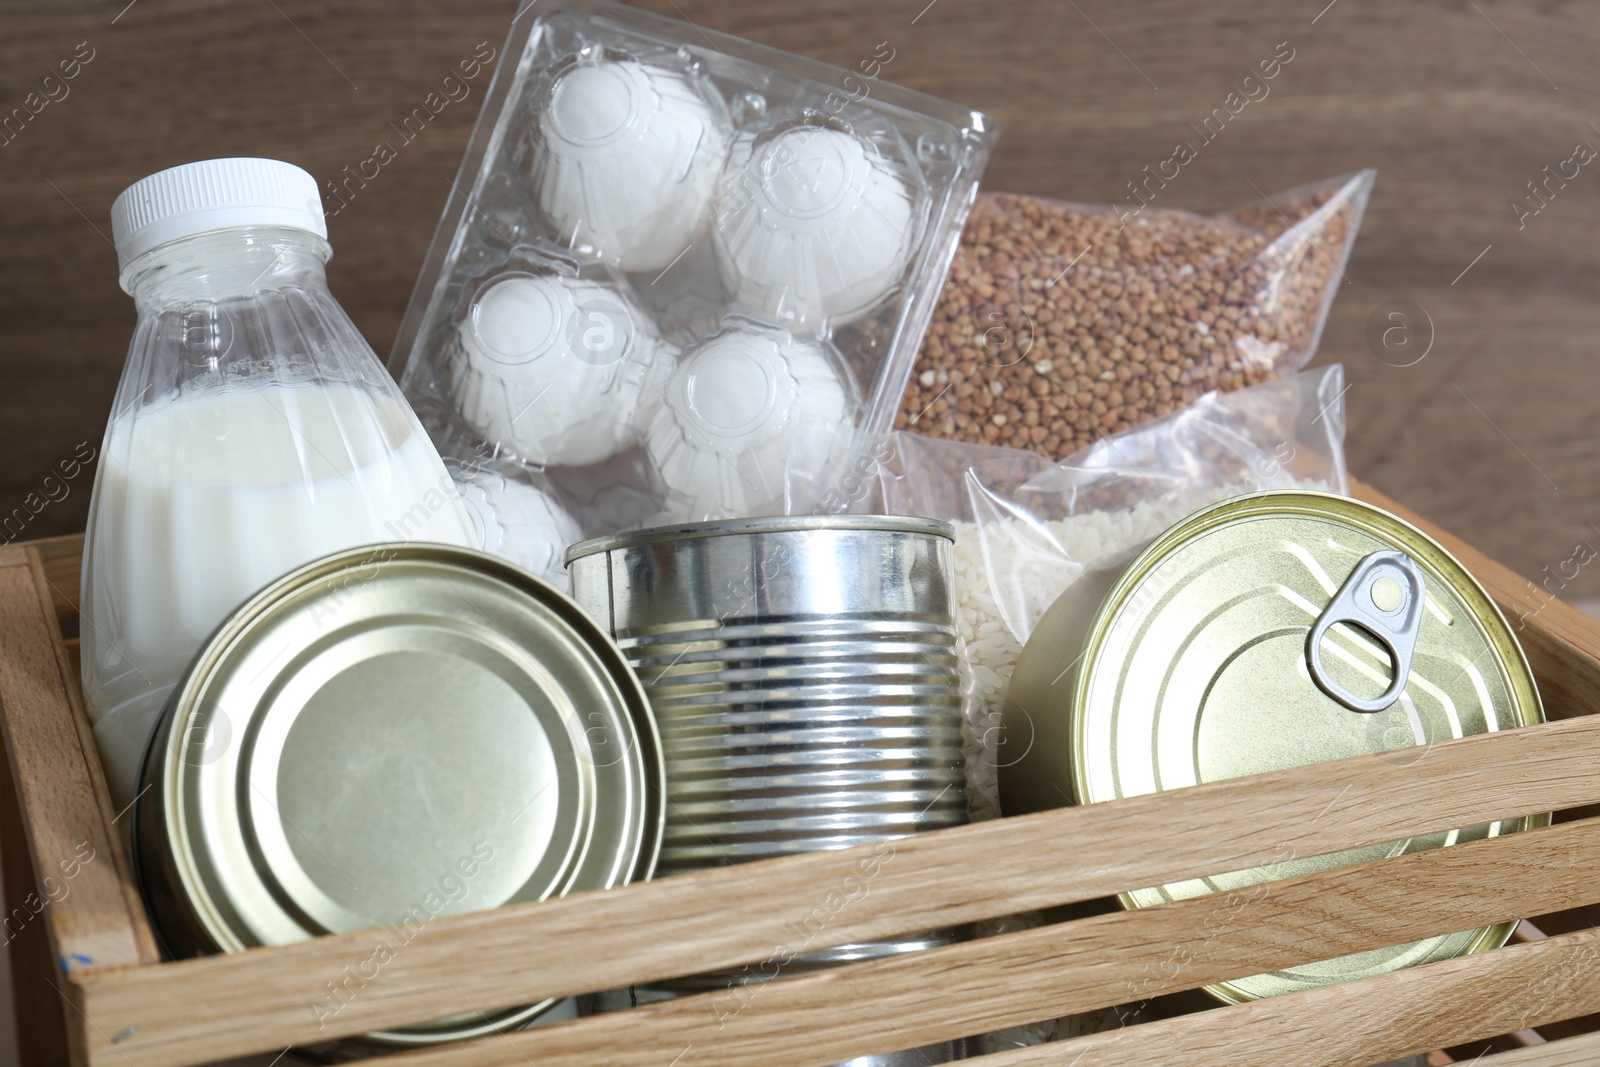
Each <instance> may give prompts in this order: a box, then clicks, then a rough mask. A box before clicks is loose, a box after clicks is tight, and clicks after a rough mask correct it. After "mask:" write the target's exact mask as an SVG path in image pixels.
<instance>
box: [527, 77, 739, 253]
mask: <svg viewBox="0 0 1600 1067" xmlns="http://www.w3.org/2000/svg"><path fill="white" fill-rule="evenodd" d="M728 136H729V135H728V132H727V127H726V125H725V121H724V120H723V118H722V117H721V116H719V115H717V114H716V113H714V112H713V111H712V109H711V106H710V105H709V104H708V103H707V101H706V98H705V97H703V96H702V95H701V94H700V93H699V92H698V91H697V90H696V88H695V86H694V85H692V84H691V83H690V82H689V80H688V79H687V78H685V77H684V76H683V75H681V74H678V73H677V72H675V71H671V70H667V69H664V68H661V67H654V66H647V65H646V64H644V63H640V62H639V61H637V60H633V59H620V60H604V61H602V62H600V63H579V64H577V65H575V66H573V67H570V68H569V69H567V70H566V71H564V72H563V73H562V74H560V75H559V76H558V77H557V78H556V80H555V83H554V84H553V85H551V87H550V90H549V98H548V102H547V103H546V106H545V108H544V110H543V111H542V112H541V113H540V116H539V139H538V142H537V144H536V146H535V150H534V163H533V168H534V187H535V190H536V195H537V198H538V202H539V207H540V209H541V210H542V211H543V212H544V213H545V215H546V216H547V217H548V219H549V221H550V223H551V225H552V226H553V227H554V229H555V230H556V232H557V234H558V236H559V237H560V239H561V240H562V241H563V242H564V243H566V244H567V245H568V246H569V247H571V248H573V249H574V250H577V251H580V252H583V253H585V254H588V255H591V256H593V257H595V258H597V259H600V260H601V261H603V262H606V263H609V264H611V265H613V266H616V267H619V268H621V269H622V270H625V271H655V270H660V269H662V268H663V267H666V266H667V265H668V264H670V263H672V262H673V260H674V259H676V258H677V257H678V256H681V255H682V254H683V253H684V252H685V251H686V250H687V249H689V248H691V247H693V246H694V245H695V244H697V243H698V242H699V241H700V240H702V239H703V238H704V236H705V232H706V227H707V224H708V223H709V220H710V204H711V197H712V193H713V191H714V189H715V186H716V182H717V178H718V176H719V174H720V173H721V170H722V164H723V160H724V159H725V158H726V156H727V149H728Z"/></svg>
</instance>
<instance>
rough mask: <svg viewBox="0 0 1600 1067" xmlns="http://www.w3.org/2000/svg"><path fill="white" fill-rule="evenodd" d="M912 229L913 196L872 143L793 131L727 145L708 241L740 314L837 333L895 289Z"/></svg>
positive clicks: (806, 129)
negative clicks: (824, 324)
mask: <svg viewBox="0 0 1600 1067" xmlns="http://www.w3.org/2000/svg"><path fill="white" fill-rule="evenodd" d="M918 223H919V219H918V217H917V214H916V212H915V211H914V210H913V200H912V191H911V189H910V188H909V187H908V186H907V184H906V182H905V181H904V180H903V179H902V178H901V176H900V175H899V174H897V173H896V172H895V169H894V167H893V166H892V165H891V163H890V162H889V161H888V160H887V159H885V158H884V156H883V155H882V154H881V153H880V152H879V151H878V150H877V149H876V148H875V147H874V146H873V145H872V144H871V143H870V142H868V141H866V140H864V139H862V138H861V137H858V136H856V135H855V134H853V133H847V132H845V131H843V130H836V129H833V128H831V127H819V126H796V127H793V128H791V129H786V130H783V131H781V132H779V133H778V134H776V135H775V136H770V137H766V138H763V137H762V136H760V135H757V134H754V133H745V134H741V135H740V136H739V137H738V138H737V139H736V140H735V141H734V145H733V149H732V153H731V155H730V157H729V160H728V166H727V169H726V171H725V174H724V177H723V180H722V183H721V185H720V186H719V188H718V191H717V204H716V230H715V233H714V235H713V236H714V239H715V245H716V249H717V253H718V256H719V258H720V260H721V262H722V267H723V270H724V272H725V273H726V274H727V275H728V276H729V284H730V285H732V286H734V287H736V288H737V290H738V293H739V297H738V299H739V302H740V306H742V307H745V308H748V309H750V310H754V311H761V312H765V313H767V314H770V315H774V316H776V317H777V318H778V319H779V321H782V322H785V323H789V324H792V325H797V326H802V325H803V326H809V325H813V324H815V323H817V322H820V321H822V320H831V321H832V322H833V323H834V324H836V325H837V324H839V323H844V322H849V321H851V320H853V319H856V318H859V317H861V316H862V315H864V314H865V313H866V312H868V311H871V310H872V309H873V307H874V306H876V305H877V304H878V303H879V302H880V301H882V300H883V299H884V297H886V296H887V295H888V294H889V293H890V292H891V291H893V289H894V288H895V286H896V284H897V283H898V282H899V281H900V278H901V275H902V274H903V273H904V271H905V268H906V264H907V263H908V261H909V259H910V256H911V251H912V249H913V248H914V247H915V245H916V243H917V236H918V235H917V228H918Z"/></svg>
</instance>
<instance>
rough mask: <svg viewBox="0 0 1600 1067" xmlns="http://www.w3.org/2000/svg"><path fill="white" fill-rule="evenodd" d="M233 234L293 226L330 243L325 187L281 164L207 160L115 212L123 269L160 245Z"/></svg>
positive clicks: (130, 190) (142, 186)
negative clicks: (237, 229)
mask: <svg viewBox="0 0 1600 1067" xmlns="http://www.w3.org/2000/svg"><path fill="white" fill-rule="evenodd" d="M230 226H292V227H294V228H295V229H299V230H306V231H308V232H310V233H314V234H316V235H317V236H318V237H326V236H328V225H327V222H326V221H325V220H324V219H323V216H322V197H321V195H320V194H319V193H318V191H317V180H316V179H315V178H313V177H312V176H311V175H309V174H307V173H306V172H305V171H303V170H301V169H300V168H299V167H297V166H295V165H294V164H293V163H284V162H282V161H280V160H276V159H251V158H234V159H207V160H203V161H201V162H199V163H185V164H184V165H183V166H181V167H172V168H170V169H168V170H163V171H158V172H156V173H155V174H152V175H150V176H149V177H148V178H141V179H139V180H138V181H136V182H134V183H133V184H132V185H130V186H128V187H127V188H126V189H124V190H123V191H122V195H121V196H119V197H117V201H116V203H114V204H112V205H111V235H112V238H113V240H114V242H115V244H116V246H117V265H118V267H119V268H122V267H126V266H127V265H128V264H129V263H131V262H133V261H134V260H135V259H138V258H139V257H140V256H142V255H144V254H145V253H146V252H148V251H150V250H151V249H152V248H155V247H156V246H157V245H164V244H166V243H167V242H168V241H176V240H177V239H178V238H180V237H190V236H192V235H194V234H197V233H205V232H206V231H208V230H221V229H225V228H227V227H230Z"/></svg>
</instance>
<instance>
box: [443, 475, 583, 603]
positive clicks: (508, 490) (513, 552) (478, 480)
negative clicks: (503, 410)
mask: <svg viewBox="0 0 1600 1067" xmlns="http://www.w3.org/2000/svg"><path fill="white" fill-rule="evenodd" d="M446 466H447V467H448V468H449V470H450V476H451V477H452V478H454V479H455V481H456V488H457V489H458V491H459V492H460V494H461V502H462V504H464V505H465V506H466V510H467V515H468V517H469V518H470V519H471V520H472V526H473V532H474V533H475V534H476V535H477V538H478V544H477V547H479V548H481V549H483V551H485V552H488V553H489V554H490V555H494V556H499V557H500V558H502V559H506V560H509V561H511V562H512V563H515V564H517V565H518V566H519V567H523V568H525V569H527V570H530V571H532V572H533V573H534V574H537V575H538V576H539V577H541V578H543V579H545V580H546V581H548V582H550V583H551V584H553V585H555V586H556V587H557V588H560V589H562V590H564V591H565V590H569V589H570V588H571V581H570V579H569V578H568V576H567V568H566V563H565V557H566V551H567V547H568V546H569V545H572V544H575V543H576V542H578V541H580V540H582V539H583V531H582V530H581V529H580V528H579V526H578V522H577V520H576V519H574V518H573V517H572V515H571V514H570V513H569V512H568V511H567V509H566V508H565V507H564V506H562V504H561V502H560V501H559V500H557V499H556V497H555V496H554V495H553V494H552V493H549V492H546V491H545V490H543V489H541V488H539V487H538V486H536V485H532V484H530V483H529V482H527V481H524V480H522V479H521V478H519V477H518V476H517V475H516V474H515V473H513V472H508V471H504V470H500V469H497V468H496V467H494V466H490V465H486V464H484V463H482V462H475V461H468V462H464V463H463V462H460V461H450V462H448V463H447V464H446Z"/></svg>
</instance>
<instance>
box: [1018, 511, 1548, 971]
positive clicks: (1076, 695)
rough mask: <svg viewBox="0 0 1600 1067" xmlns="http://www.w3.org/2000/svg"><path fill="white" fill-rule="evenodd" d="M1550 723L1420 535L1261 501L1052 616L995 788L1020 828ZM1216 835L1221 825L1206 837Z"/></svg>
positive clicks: (1453, 940)
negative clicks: (1123, 803)
mask: <svg viewBox="0 0 1600 1067" xmlns="http://www.w3.org/2000/svg"><path fill="white" fill-rule="evenodd" d="M1543 721H1544V711H1543V708H1542V706H1541V704H1540V702H1539V692H1538V689H1537V688H1536V687H1535V685H1534V680H1533V675H1532V673H1531V672H1530V671H1529V669H1528V663H1527V660H1526V658H1525V657H1524V656H1523V653H1522V649H1521V646H1520V645H1518V643H1517V641H1516V638H1515V637H1514V636H1513V634H1512V632H1511V628H1510V627H1509V626H1508V625H1507V624H1506V621H1505V617H1504V616H1503V615H1501V613H1500V610H1499V609H1498V608H1497V607H1496V606H1495V604H1494V601H1493V600H1491V599H1490V597H1489V595H1488V594H1487V593H1486V592H1485V591H1484V589H1483V587H1482V586H1481V585H1479V584H1478V582H1477V581H1476V580H1475V579H1474V578H1473V577H1472V575H1471V574H1469V573H1468V572H1467V570H1466V568H1464V567H1463V566H1462V565H1461V564H1460V563H1459V562H1457V560H1456V559H1455V558H1454V557H1453V556H1451V555H1450V554H1449V553H1448V552H1447V551H1445V549H1444V548H1443V547H1441V546H1440V545H1439V544H1438V543H1437V542H1435V541H1434V540H1433V539H1432V538H1430V537H1428V536H1427V535H1426V534H1424V533H1422V532H1421V531H1420V530H1418V529H1416V528H1415V527H1414V526H1411V525H1410V524H1409V523H1406V522H1404V521H1403V520H1401V519H1398V518H1396V517H1395V516H1393V515H1390V514H1389V513H1388V512H1385V511H1382V510H1380V509H1378V508H1374V507H1372V506H1370V505H1367V504H1363V503H1361V502H1359V501H1356V500H1351V499H1348V498H1345V497H1337V496H1330V495H1327V494H1323V493H1310V492H1271V493H1262V494H1257V495H1253V496H1247V497H1240V498H1236V499H1233V500H1229V501H1226V502H1224V503H1221V504H1218V505H1215V506H1213V507H1210V508H1208V509H1206V510H1204V511H1200V512H1197V513H1196V514H1194V515H1192V516H1190V517H1189V518H1188V519H1185V520H1184V521H1182V522H1180V523H1178V524H1177V525H1176V526H1174V527H1172V528H1171V529H1169V530H1168V531H1167V532H1166V533H1164V534H1162V535H1161V536H1160V537H1158V538H1157V539H1156V540H1155V541H1154V542H1152V543H1151V544H1150V545H1149V546H1148V547H1147V548H1145V549H1144V551H1143V552H1141V553H1139V555H1138V556H1137V557H1136V558H1135V559H1133V560H1132V562H1131V563H1126V564H1125V565H1121V566H1113V567H1110V568H1108V569H1106V570H1103V571H1099V572H1091V573H1090V574H1089V575H1086V576H1085V578H1084V579H1083V580H1082V581H1080V582H1078V583H1077V584H1076V585H1074V586H1073V587H1072V588H1070V589H1069V590H1068V591H1067V592H1066V593H1065V594H1063V595H1062V597H1061V598H1060V599H1059V600H1058V601H1057V602H1056V603H1055V604H1053V605H1052V606H1051V608H1050V610H1049V611H1047V612H1046V613H1045V615H1044V617H1043V618H1042V619H1041V620H1040V622H1039V625H1038V626H1037V628H1035V630H1034V632H1033V634H1032V635H1031V636H1030V637H1029V639H1028V643H1027V645H1026V647H1025V648H1024V649H1023V651H1022V654H1021V656H1020V657H1019V659H1018V661H1017V667H1016V672H1015V674H1014V675H1013V677H1012V681H1011V686H1010V689H1009V690H1008V692H1007V697H1006V706H1005V723H1006V730H1007V736H1008V737H1011V738H1022V739H1028V738H1031V746H1030V747H1029V750H1028V752H1027V754H1026V755H1024V756H1022V757H1020V758H1018V759H1016V761H1015V762H1014V763H1012V764H1011V765H1009V766H1006V767H1003V768H1002V769H1001V771H1000V795H1001V806H1002V807H1003V808H1004V809H1005V812H1006V814H1008V815H1014V814H1020V813H1022V812H1027V811H1037V810H1041V809H1044V808H1050V807H1060V806H1062V805H1063V804H1064V803H1079V804H1092V803H1098V802H1100V801H1105V800H1113V799H1116V798H1118V797H1125V796H1136V795H1140V794H1145V793H1152V792H1157V791H1160V790H1166V789H1177V788H1181V787H1183V786H1189V785H1197V784H1199V783H1202V782H1209V781H1216V780H1219V779H1226V778H1237V777H1242V776H1244V775H1249V774H1259V773H1264V772H1267V771H1272V770H1280V769H1283V768H1288V767H1297V766H1303V765H1306V764H1309V763H1317V762H1322V761H1326V760H1336V759H1343V758H1346V757H1350V756H1358V755H1364V754H1370V753H1388V754H1389V756H1390V758H1391V759H1394V760H1396V761H1400V762H1402V763H1413V762H1415V761H1417V760H1420V759H1422V758H1423V756H1424V755H1425V753H1426V751H1427V746H1428V745H1430V744H1432V743H1433V742H1436V741H1441V740H1446V739H1449V738H1455V737H1464V736H1468V735H1471V734H1480V733H1488V732H1493V731H1497V730H1506V729H1512V728H1515V727H1519V726H1529V725H1532V724H1535V723H1539V722H1543ZM1548 822H1549V816H1548V815H1543V816H1529V817H1525V818H1520V819H1510V820H1505V821H1501V822H1497V823H1491V824H1487V825H1483V826H1475V827H1468V828H1465V829H1459V830H1452V831H1449V832H1447V833H1438V834H1429V835H1425V836H1421V837H1414V838H1410V839H1408V840H1405V841H1395V842H1390V843H1387V844H1382V845H1376V846H1372V847H1368V848H1360V849H1352V850H1349V851H1345V852H1340V853H1336V854H1333V855H1329V856H1317V857H1307V858H1303V859H1293V860H1290V861H1288V862H1285V863H1280V864H1275V865H1272V866H1269V867H1264V868H1256V869H1254V870H1250V871H1241V872H1235V873H1232V874H1227V875H1220V876H1216V877H1211V878H1200V879H1192V880H1189V881H1184V882H1179V883H1174V884H1170V885H1164V886H1157V887H1152V888H1147V889H1141V890H1137V891H1135V892H1130V893H1125V894H1123V895H1121V896H1120V897H1119V900H1120V901H1121V903H1122V905H1123V906H1124V907H1129V908H1136V907H1148V906H1150V905H1153V904H1160V903H1164V902H1167V901H1172V900H1179V899H1185V898H1189V897H1196V896H1202V895H1205V894H1209V893H1218V892H1223V893H1225V892H1230V891H1237V890H1239V889H1240V888H1242V887H1248V886H1252V885H1256V884H1259V883H1261V882H1265V881H1272V880H1276V879H1281V878H1289V877H1293V876H1296V875H1301V874H1307V873H1310V872H1312V871H1318V870H1325V869H1330V868H1334V867H1343V866H1348V865H1351V864H1355V863H1364V862H1368V861H1371V860H1376V859H1381V858H1384V857H1388V856H1397V855H1401V854H1403V853H1408V852H1417V851H1422V850H1425V849H1431V848H1439V847H1443V846H1446V845H1451V844H1456V843H1458V842H1463V841H1470V840H1476V839H1479V838H1484V837H1492V836H1495V835H1498V834H1503V833H1510V832H1513V831H1517V830H1523V829H1527V828H1530V827H1533V826H1541V825H1546V824H1548ZM1219 832H1226V828H1219ZM1515 925H1516V924H1515V923H1502V924H1499V925H1496V926H1491V927H1486V928H1484V929H1479V930H1469V931H1463V932H1459V933H1452V934H1445V935H1441V936H1437V937H1431V938H1427V939H1424V940H1422V941H1417V942H1414V943H1412V944H1408V945H1401V946H1397V947H1394V948H1387V949H1378V950H1374V951H1370V952H1363V953H1359V954H1356V955H1352V956H1346V957H1342V958H1339V959H1334V960H1328V961H1323V962H1318V963H1312V964H1307V965H1305V966H1300V967H1293V968H1289V969H1287V970H1283V971H1278V972H1275V973H1272V974H1263V975H1256V976H1253V977H1250V978H1242V979H1238V980H1236V981H1231V982H1224V983H1220V984H1217V985H1213V986H1208V987H1206V988H1207V990H1208V991H1209V992H1210V993H1212V994H1213V995H1215V996H1217V997H1218V998H1220V999H1222V1000H1224V1001H1227V1002H1235V1003H1236V1002H1241V1001H1246V1000H1254V999H1258V998H1261V997H1267V996H1274V995H1277V994H1280V993H1288V992H1292V991H1295V990H1300V989H1306V988H1309V987H1314V986H1321V985H1328V984H1332V983H1335V982H1344V981H1351V980H1355V979H1359V978H1365V977H1370V976H1372V975H1376V974H1383V973H1387V972H1390V971H1396V970H1400V969H1402V968H1405V967H1411V966H1415V965H1418V964H1422V963H1430V962H1434V961H1436V960H1441V959H1448V958H1451V957H1454V956H1460V955H1463V954H1466V953H1469V952H1479V951H1483V950H1486V949H1491V948H1498V947H1500V946H1501V945H1503V944H1505V942H1506V941H1507V940H1508V939H1509V938H1510V936H1511V931H1512V929H1513V928H1514V927H1515Z"/></svg>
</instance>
